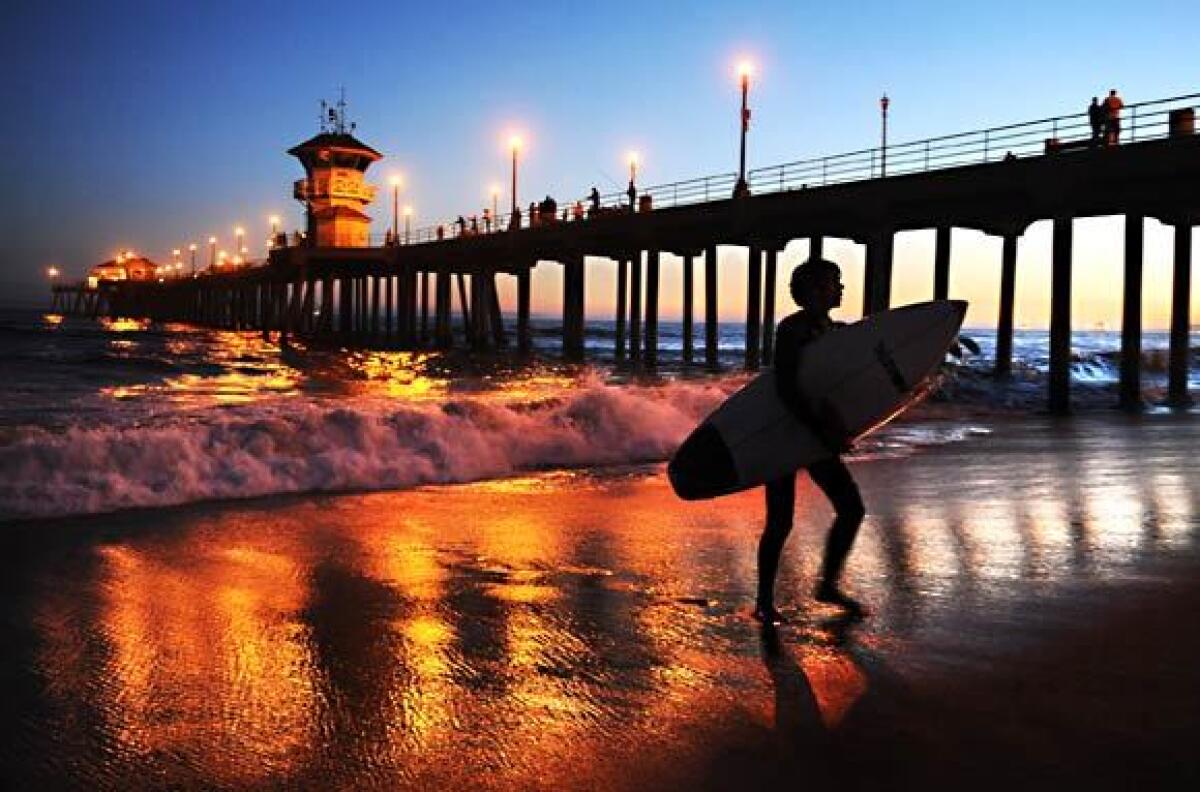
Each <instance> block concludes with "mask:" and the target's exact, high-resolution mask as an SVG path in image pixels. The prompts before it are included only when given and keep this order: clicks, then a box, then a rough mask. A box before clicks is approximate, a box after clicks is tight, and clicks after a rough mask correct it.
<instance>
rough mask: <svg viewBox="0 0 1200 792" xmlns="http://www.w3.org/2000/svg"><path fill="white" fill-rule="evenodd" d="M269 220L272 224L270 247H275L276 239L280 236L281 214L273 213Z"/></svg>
mask: <svg viewBox="0 0 1200 792" xmlns="http://www.w3.org/2000/svg"><path fill="white" fill-rule="evenodd" d="M267 222H269V223H270V224H271V244H269V245H267V247H268V248H273V247H275V240H276V239H278V238H279V215H271V216H270V217H268V218H267Z"/></svg>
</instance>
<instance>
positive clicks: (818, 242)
mask: <svg viewBox="0 0 1200 792" xmlns="http://www.w3.org/2000/svg"><path fill="white" fill-rule="evenodd" d="M808 257H809V258H824V257H825V237H823V236H813V237H809V238H808Z"/></svg>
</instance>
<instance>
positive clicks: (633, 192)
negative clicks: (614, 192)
mask: <svg viewBox="0 0 1200 792" xmlns="http://www.w3.org/2000/svg"><path fill="white" fill-rule="evenodd" d="M625 194H626V195H628V196H629V211H631V212H636V211H637V187H635V186H634V184H633V179H630V180H629V189H628V190H626V191H625Z"/></svg>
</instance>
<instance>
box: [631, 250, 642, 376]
mask: <svg viewBox="0 0 1200 792" xmlns="http://www.w3.org/2000/svg"><path fill="white" fill-rule="evenodd" d="M629 357H630V358H631V359H632V360H639V361H640V360H641V359H642V253H641V251H640V250H639V251H638V252H636V253H634V254H633V257H632V258H630V260H629Z"/></svg>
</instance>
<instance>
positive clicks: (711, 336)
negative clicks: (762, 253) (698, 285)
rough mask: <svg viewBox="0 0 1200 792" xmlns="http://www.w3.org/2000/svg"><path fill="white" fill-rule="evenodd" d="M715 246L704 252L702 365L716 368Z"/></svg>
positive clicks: (712, 368) (711, 368) (710, 246)
mask: <svg viewBox="0 0 1200 792" xmlns="http://www.w3.org/2000/svg"><path fill="white" fill-rule="evenodd" d="M718 332H719V328H718V326H717V246H716V245H709V246H708V250H706V251H704V365H705V366H707V367H708V368H709V370H712V371H715V370H716V368H717V338H718Z"/></svg>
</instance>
